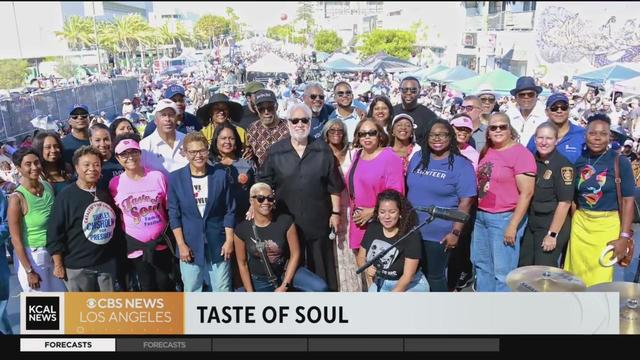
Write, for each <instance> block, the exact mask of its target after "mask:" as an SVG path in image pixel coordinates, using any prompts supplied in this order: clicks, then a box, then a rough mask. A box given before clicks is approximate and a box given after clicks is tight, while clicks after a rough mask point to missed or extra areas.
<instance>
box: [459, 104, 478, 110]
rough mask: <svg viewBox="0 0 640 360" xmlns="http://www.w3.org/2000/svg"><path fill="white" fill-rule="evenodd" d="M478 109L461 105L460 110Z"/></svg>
mask: <svg viewBox="0 0 640 360" xmlns="http://www.w3.org/2000/svg"><path fill="white" fill-rule="evenodd" d="M475 108H476V107H475V106H473V105H460V109H462V110H464V111H473V109H475Z"/></svg>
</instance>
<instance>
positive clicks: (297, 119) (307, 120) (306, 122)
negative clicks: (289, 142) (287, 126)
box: [289, 118, 309, 125]
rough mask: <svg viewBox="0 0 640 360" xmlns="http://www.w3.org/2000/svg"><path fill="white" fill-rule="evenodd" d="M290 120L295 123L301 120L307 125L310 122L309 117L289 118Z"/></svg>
mask: <svg viewBox="0 0 640 360" xmlns="http://www.w3.org/2000/svg"><path fill="white" fill-rule="evenodd" d="M289 121H291V123H292V124H293V125H298V123H299V122H300V121H302V123H303V124H305V125H307V124H308V123H309V119H307V118H294V119H289Z"/></svg>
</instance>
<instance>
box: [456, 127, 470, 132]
mask: <svg viewBox="0 0 640 360" xmlns="http://www.w3.org/2000/svg"><path fill="white" fill-rule="evenodd" d="M453 128H454V129H456V130H457V131H460V132H466V133H470V132H471V129H469V128H468V127H458V126H454V127H453Z"/></svg>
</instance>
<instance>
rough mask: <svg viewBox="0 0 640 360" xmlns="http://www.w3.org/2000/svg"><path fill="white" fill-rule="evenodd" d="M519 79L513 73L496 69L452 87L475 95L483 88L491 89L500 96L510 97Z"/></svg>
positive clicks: (459, 82) (458, 82)
mask: <svg viewBox="0 0 640 360" xmlns="http://www.w3.org/2000/svg"><path fill="white" fill-rule="evenodd" d="M517 80H518V77H517V76H515V75H513V74H512V73H510V72H508V71H506V70H502V69H496V70H493V71H491V72H488V73H485V74H482V75H478V76H475V77H472V78H468V79H465V80H460V81H455V82H453V83H452V84H451V85H450V86H451V87H452V88H454V89H456V90H460V91H462V92H464V93H466V94H475V93H476V92H478V91H480V90H482V89H481V87H482V88H490V89H491V90H493V92H495V93H496V94H497V95H499V96H508V95H510V93H509V92H510V91H511V89H513V88H514V87H515V86H516V81H517Z"/></svg>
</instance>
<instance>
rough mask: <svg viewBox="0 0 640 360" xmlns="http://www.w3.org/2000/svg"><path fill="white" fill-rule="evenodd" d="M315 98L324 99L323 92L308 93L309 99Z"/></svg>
mask: <svg viewBox="0 0 640 360" xmlns="http://www.w3.org/2000/svg"><path fill="white" fill-rule="evenodd" d="M317 98H320V100H324V94H310V95H309V99H311V100H315V99H317Z"/></svg>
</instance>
